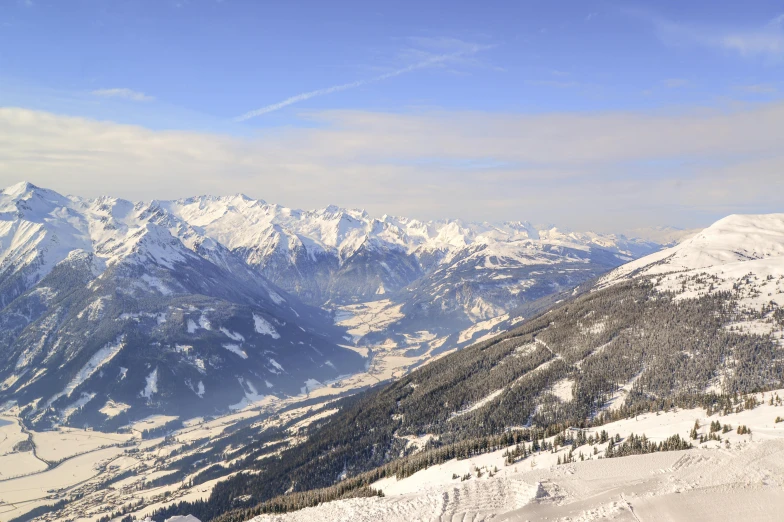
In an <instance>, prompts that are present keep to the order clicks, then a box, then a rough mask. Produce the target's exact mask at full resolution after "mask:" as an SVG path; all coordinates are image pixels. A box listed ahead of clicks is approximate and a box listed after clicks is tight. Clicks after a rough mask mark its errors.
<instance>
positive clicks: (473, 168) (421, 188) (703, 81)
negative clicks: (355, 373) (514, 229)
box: [0, 0, 784, 228]
mask: <svg viewBox="0 0 784 522" xmlns="http://www.w3.org/2000/svg"><path fill="white" fill-rule="evenodd" d="M783 15H784V6H782V5H781V4H780V3H776V2H766V1H755V2H745V3H740V2H715V1H714V2H707V1H704V2H703V1H695V2H671V1H666V2H651V3H631V2H607V1H591V0H589V1H574V2H545V1H529V2H520V1H518V2H511V1H510V2H500V1H497V2H473V1H472V2H467V1H463V2H460V1H458V2H421V1H420V2H408V1H403V2H394V3H393V2H385V3H381V2H359V1H355V2H293V1H292V2H261V1H250V0H245V1H240V0H222V1H219V0H157V1H141V0H138V1H132V0H127V1H126V0H114V1H109V0H0V106H2V107H3V108H4V109H5V117H4V118H3V117H0V135H3V133H4V132H5V134H6V135H8V136H14V137H15V139H16V140H17V141H16V142H15V143H14V144H13V146H11V145H8V146H7V149H6V152H3V151H4V149H3V148H2V146H0V182H3V183H4V184H10V183H13V182H15V181H17V180H18V179H19V177H20V176H23V177H27V178H31V181H33V182H36V181H38V182H39V183H42V184H45V185H48V186H52V188H56V189H59V190H62V191H64V192H72V193H84V194H85V195H92V194H91V192H93V191H98V190H100V191H102V192H109V193H114V194H116V195H119V196H124V197H130V198H138V199H149V198H152V197H181V196H187V195H190V194H192V193H193V192H194V191H195V192H223V191H234V192H246V193H249V194H250V195H252V196H256V197H262V198H265V199H267V200H270V201H280V202H281V203H283V204H286V205H290V206H296V207H308V206H323V205H326V204H329V203H337V204H342V205H348V206H362V207H367V208H368V209H369V210H370V211H371V212H376V213H379V214H380V213H408V214H414V215H417V216H421V217H438V216H446V215H448V216H454V215H457V216H460V217H466V218H470V219H531V220H542V221H544V220H546V221H552V222H557V223H564V224H566V225H569V226H573V227H574V228H577V227H578V226H580V225H586V226H596V227H599V228H608V227H610V228H611V227H613V226H617V225H615V224H616V223H617V219H618V216H627V217H628V222H629V224H630V225H635V226H636V225H639V226H647V225H653V224H671V225H682V226H695V225H702V224H706V223H707V222H710V221H711V220H713V219H714V218H716V217H720V216H721V215H723V214H725V213H729V212H769V211H774V210H778V209H777V206H778V204H779V200H777V199H775V198H772V197H771V194H770V192H771V187H776V186H778V185H776V183H780V181H778V180H777V179H776V176H775V173H776V172H777V168H778V163H776V162H777V161H778V157H779V153H778V152H777V147H776V144H775V143H773V142H771V143H769V145H768V147H769V148H765V146H762V145H760V144H759V143H760V142H765V143H768V141H766V139H765V136H767V135H769V134H770V133H771V132H775V131H776V130H778V128H779V127H778V125H779V118H778V114H779V112H778V110H779V109H780V105H779V102H780V100H781V92H782V89H784V83H782V81H783V80H784V78H783V77H782V66H784V16H783ZM716 118H720V119H721V118H724V119H722V120H721V125H723V126H724V127H721V125H716ZM646 122H651V123H652V124H653V125H659V126H661V133H662V135H661V136H663V138H662V140H659V137H658V136H659V135H653V136H652V135H649V134H648V133H646V132H641V131H640V129H647V128H649V125H648V124H647V123H646ZM743 125H747V126H748V127H749V128H751V129H759V132H763V131H764V135H763V136H762V138H761V139H757V137H755V136H754V135H753V133H744V134H743V135H740V136H737V137H733V138H731V144H730V145H729V146H728V144H727V142H726V139H727V138H726V132H725V133H723V134H721V133H717V132H715V129H716V128H726V129H740V128H743ZM63 128H69V129H71V130H69V132H68V133H67V135H65V134H63V135H58V134H57V132H58V131H57V129H60V132H62V129H63ZM539 129H550V130H549V131H546V132H550V136H551V139H552V141H553V142H555V141H558V142H559V143H561V146H560V148H559V147H553V148H552V151H550V152H549V154H550V156H548V155H547V153H544V152H542V151H547V150H548V149H549V148H550V145H551V142H549V141H547V139H546V138H547V136H543V135H541V134H540V133H539V132H538V130H539ZM597 129H599V130H598V131H597ZM604 129H608V134H607V136H605V137H604V140H603V141H602V140H598V133H601V132H603V131H604ZM688 129H692V130H691V132H692V133H691V134H689V133H688ZM113 132H114V133H117V134H116V135H117V136H118V138H117V139H116V140H115V141H114V142H112V141H109V142H105V141H103V140H106V139H107V136H109V135H111V133H113ZM95 133H98V134H95ZM133 133H136V134H133ZM586 133H590V134H586ZM677 133H681V136H680V138H679V139H678V140H669V141H668V140H667V139H664V138H666V136H668V135H674V134H677ZM131 134H133V137H131ZM20 135H21V136H28V135H29V140H28V141H24V140H23V139H22V138H20V137H19V136H20ZM450 136H451V138H449V137H450ZM613 136H621V137H622V138H623V139H618V138H613ZM486 137H492V140H488V143H485V144H484V147H485V148H484V149H483V148H481V147H478V146H473V145H476V144H479V143H483V142H484V141H485V139H484V138H486ZM80 138H81V141H80ZM635 138H639V139H637V140H636V141H635ZM627 139H628V140H630V141H629V143H626V142H625V141H626V140H627ZM123 140H125V141H123ZM128 140H131V141H130V142H132V143H133V144H134V147H135V148H134V149H133V150H135V151H137V152H138V153H139V154H138V155H141V158H140V157H137V156H134V158H135V159H131V158H129V157H128V156H127V154H128V151H127V150H126V149H123V148H122V147H120V146H119V145H118V144H119V143H123V142H125V143H129V142H128ZM590 140H594V141H596V140H598V141H599V143H598V145H597V144H596V143H594V144H593V145H591V143H590ZM611 140H614V141H613V142H615V143H617V146H616V147H615V148H613V147H603V145H605V144H607V143H609V142H610V141H611ZM641 140H647V141H646V142H645V143H642V141H641ZM659 141H662V142H663V143H659ZM747 141H748V143H746V142H747ZM33 142H34V143H36V146H35V147H32V148H30V149H29V150H27V149H25V147H29V144H30V143H33ZM163 142H165V143H167V144H168V145H167V146H165V147H163V148H161V146H160V144H161V143H163ZM431 142H432V144H433V145H432V147H431V148H428V143H431ZM442 142H443V143H442ZM682 142H687V143H690V144H691V145H693V146H692V147H691V148H688V147H687V148H683V147H682V146H681V144H682ZM96 143H103V144H104V145H101V147H103V148H102V149H101V150H102V151H103V153H102V154H101V155H100V165H99V166H100V168H99V167H98V166H96V157H95V156H94V155H91V154H94V151H95V150H96ZM106 143H108V145H107V144H106ZM466 143H468V144H470V145H466ZM358 144H359V145H358ZM532 144H537V145H536V146H535V147H534V146H533V145H532ZM112 147H117V148H119V149H122V150H118V151H113V150H114V149H112ZM585 147H587V148H588V149H593V150H599V151H603V155H602V156H597V157H594V156H592V155H585V154H582V155H581V154H574V156H575V158H576V159H575V160H574V161H572V160H571V159H569V157H570V156H571V155H572V152H573V151H575V150H583V149H584V148H585ZM109 149H112V150H109ZM194 149H199V151H201V153H202V154H206V152H204V151H206V150H213V151H214V154H213V155H212V156H210V157H208V158H204V157H200V156H198V155H197V154H195V153H194V152H193V150H194ZM528 149H530V152H529V153H526V154H523V153H521V152H520V151H521V150H528ZM629 150H636V151H637V152H636V153H634V154H628V153H627V152H626V151H629ZM90 151H93V152H90ZM238 151H241V152H238ZM22 152H24V153H22ZM540 152H542V153H540ZM66 153H67V154H66ZM66 155H67V156H68V159H67V160H65V159H63V158H64V157H65V156H66ZM77 158H81V159H77ZM217 158H221V159H220V160H218V159H217ZM232 158H234V159H232ZM238 158H239V159H238ZM303 158H304V159H303ZM205 163H206V164H207V165H210V166H211V168H212V169H213V171H212V172H210V171H209V170H208V168H207V167H206V166H205ZM131 165H144V166H145V167H144V168H146V169H147V170H148V171H149V170H150V169H152V171H155V172H158V174H156V175H155V177H154V178H153V179H154V180H155V182H154V183H153V182H150V183H147V184H145V183H142V184H140V183H138V181H136V180H132V179H131V178H134V177H135V176H136V174H135V173H134V172H133V171H131V170H129V168H130V166H131ZM782 165H784V160H782ZM751 166H754V168H755V169H756V170H755V171H754V172H749V169H750V168H751ZM138 168H141V167H138ZM733 169H734V170H733ZM92 170H95V171H96V172H100V174H90V172H91V171H92ZM363 172H364V174H363ZM96 176H97V177H96ZM738 176H742V177H745V178H746V180H747V181H748V178H749V177H751V178H753V180H752V181H754V182H755V183H752V184H751V185H749V184H748V183H747V184H746V185H743V189H744V190H742V191H740V192H739V191H737V190H732V189H730V188H729V187H733V186H734V185H733V183H736V182H738V179H739V178H738ZM781 177H784V176H781ZM284 179H285V181H283V180H284ZM347 179H348V180H350V181H346V180H347ZM717 179H724V180H725V182H724V183H723V184H721V183H719V184H718V186H717V182H716V180H717ZM314 180H316V182H317V183H316V184H315V186H317V187H319V188H320V189H321V190H313V189H314ZM708 185H712V186H710V187H708ZM668 187H669V188H668ZM674 187H678V188H677V189H676V188H674ZM722 187H724V189H722ZM752 189H753V190H752ZM591 190H593V191H595V192H596V193H595V194H594V193H592V192H591ZM668 190H671V191H674V192H669V193H668ZM613 191H617V192H618V194H619V196H618V197H610V196H609V195H608V193H609V192H613ZM680 192H684V193H685V194H681V193H680ZM499 193H501V194H499ZM447 194H451V196H450V197H451V198H453V199H454V203H453V204H452V203H450V202H449V198H448V197H445V195H447ZM502 196H503V197H502ZM585 199H588V200H590V201H591V202H592V204H591V205H590V206H589V205H588V204H587V203H583V204H582V205H580V204H579V203H578V202H579V201H582V200H585ZM434 201H435V203H434ZM598 202H604V206H603V208H604V209H606V212H605V213H604V214H602V213H601V212H599V211H598V210H596V209H595V208H592V207H594V206H595V203H598ZM576 205H577V206H576ZM581 228H584V227H581Z"/></svg>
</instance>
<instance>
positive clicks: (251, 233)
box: [158, 195, 659, 305]
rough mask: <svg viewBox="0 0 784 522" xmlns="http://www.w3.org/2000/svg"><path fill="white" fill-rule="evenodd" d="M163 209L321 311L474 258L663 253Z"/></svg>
mask: <svg viewBox="0 0 784 522" xmlns="http://www.w3.org/2000/svg"><path fill="white" fill-rule="evenodd" d="M158 204H159V205H160V206H161V207H163V208H166V210H167V211H169V212H171V213H172V214H173V215H176V216H178V217H180V218H181V219H183V220H184V221H186V222H187V223H189V224H190V225H192V226H194V227H199V228H201V229H202V230H203V231H204V233H205V235H206V236H208V237H210V238H212V239H214V240H216V241H218V242H220V243H221V244H223V245H225V246H226V247H227V248H229V249H230V250H232V251H238V252H240V253H241V254H242V255H243V256H244V257H245V259H246V261H247V263H248V264H249V265H251V266H257V267H259V269H260V270H261V271H262V273H264V274H265V275H266V276H267V277H269V278H270V280H272V281H274V282H275V283H277V284H278V285H280V286H281V287H282V288H285V289H287V290H289V291H291V292H292V293H296V294H298V295H300V296H301V297H302V298H303V299H304V300H306V301H308V302H310V303H311V304H319V305H321V304H324V303H328V302H331V303H334V304H347V303H351V302H356V301H357V300H359V299H373V298H375V297H376V296H378V295H384V294H387V293H391V292H395V291H399V290H401V289H402V288H404V287H405V286H406V285H408V284H410V283H412V282H413V281H415V280H417V279H419V278H421V277H422V276H424V275H426V274H427V273H428V272H430V271H432V270H433V269H434V268H435V267H436V266H439V265H450V264H451V263H452V262H453V261H455V260H457V259H459V258H463V257H468V255H470V254H473V255H475V256H476V255H482V256H483V257H486V258H488V259H490V258H495V259H501V260H504V261H508V262H509V263H514V264H517V265H530V264H540V263H551V262H556V260H554V259H552V258H553V256H551V255H548V252H547V249H548V248H551V249H554V248H558V247H561V248H563V249H567V250H572V251H575V254H576V251H581V252H586V251H588V250H590V249H600V250H604V251H606V252H608V253H610V254H612V255H616V256H618V259H619V260H620V261H625V260H629V259H633V258H636V257H639V256H640V255H643V254H646V253H649V252H651V251H654V250H656V249H658V248H659V245H658V244H657V243H653V242H648V241H641V240H635V239H627V238H625V237H623V236H616V235H607V234H595V233H577V232H562V231H560V230H559V229H557V228H555V227H546V228H537V227H535V226H533V225H531V224H530V223H527V222H522V221H517V222H504V223H496V224H494V223H487V222H485V223H472V222H464V221H461V220H441V221H420V220H417V219H410V218H406V217H394V216H386V215H385V216H382V217H381V218H373V217H371V216H369V215H368V214H367V213H366V212H365V211H362V210H349V209H343V208H339V207H336V206H329V207H326V208H324V209H320V210H313V211H303V210H295V209H290V208H286V207H282V206H280V205H274V204H269V203H266V202H264V201H262V200H253V199H251V198H248V197H247V196H243V195H237V196H229V197H213V196H201V197H197V198H189V199H184V200H178V201H170V202H158ZM480 252H481V254H480ZM579 255H580V254H576V255H575V256H574V257H575V258H577V257H579ZM381 257H383V258H384V259H382V260H380V258H381ZM567 257H568V255H567Z"/></svg>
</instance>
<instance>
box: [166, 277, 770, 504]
mask: <svg viewBox="0 0 784 522" xmlns="http://www.w3.org/2000/svg"><path fill="white" fill-rule="evenodd" d="M695 277H697V276H695ZM747 291H748V289H744V288H743V287H741V286H739V287H738V288H737V289H736V291H735V292H725V291H721V292H714V293H706V294H705V295H702V296H697V297H693V298H689V299H681V298H680V297H681V296H680V295H679V294H678V293H677V292H669V291H660V290H657V289H655V282H654V281H652V280H651V279H648V278H639V279H633V280H630V281H625V282H621V283H618V284H615V285H613V286H609V287H607V288H603V289H600V290H596V291H592V292H587V293H584V294H582V295H578V296H576V297H575V298H573V299H572V300H571V301H569V302H567V303H563V304H561V305H559V306H557V307H556V308H554V309H552V310H550V311H548V312H545V313H544V314H542V315H540V316H538V317H536V318H533V319H531V320H528V321H527V322H525V323H524V324H523V325H522V326H520V327H519V328H517V329H515V330H513V331H510V332H508V333H506V334H504V335H501V336H499V337H496V338H494V339H492V340H490V341H486V342H483V343H479V344H476V345H474V346H472V347H470V348H467V349H464V350H462V351H460V352H457V353H455V354H452V355H450V356H447V357H444V358H442V359H439V360H437V361H435V362H433V363H430V364H428V365H427V366H424V367H422V368H420V369H418V370H416V371H414V372H412V373H411V374H409V375H407V376H406V377H404V378H402V379H400V380H399V381H398V382H395V383H394V384H391V385H389V386H387V387H384V388H382V389H379V390H375V391H370V392H367V393H365V394H364V395H362V396H360V397H355V398H350V399H345V400H344V402H343V403H342V404H341V405H340V411H339V412H338V413H337V414H335V415H334V416H332V417H330V418H329V420H327V421H325V422H323V423H321V424H320V425H313V426H311V428H310V429H309V430H308V432H307V440H306V441H305V442H304V443H302V444H300V445H297V446H294V447H290V448H289V449H287V450H285V451H283V452H282V453H281V454H280V456H279V457H277V456H275V457H270V458H266V459H263V460H260V461H257V462H254V463H252V464H250V466H249V467H250V468H251V469H253V470H255V473H252V474H240V475H237V476H234V477H233V478H231V479H230V480H227V481H225V482H223V483H220V484H218V486H217V487H216V488H215V489H214V491H213V493H212V495H211V497H210V499H209V500H208V501H206V502H204V503H199V504H198V505H184V506H181V507H179V508H174V509H173V510H170V512H171V511H179V512H182V513H186V512H192V513H194V514H196V515H197V516H199V517H200V518H202V519H203V520H209V519H211V518H214V517H217V516H219V515H220V514H222V513H224V512H226V511H229V510H232V509H237V508H243V507H250V506H252V505H255V504H258V503H259V502H263V501H266V500H268V499H271V498H273V497H276V496H278V495H282V494H284V493H291V492H302V491H308V490H312V489H316V488H324V487H328V486H331V485H333V484H335V483H337V482H338V481H340V480H341V479H344V478H347V477H352V476H360V475H361V474H362V473H364V472H367V471H369V470H372V469H375V468H378V467H379V466H383V465H385V464H387V463H389V462H392V461H394V460H395V459H398V458H400V457H404V456H406V455H407V453H409V452H411V451H412V448H411V446H410V445H409V444H407V439H406V438H404V437H406V436H410V435H416V436H422V435H426V434H430V435H433V437H432V438H431V439H430V441H429V442H428V443H427V445H426V448H427V449H432V450H435V449H437V448H439V447H446V446H448V445H450V444H451V445H454V444H460V443H465V442H467V441H478V440H487V439H486V438H487V437H489V436H498V435H500V434H503V433H506V432H508V431H509V430H510V429H520V428H524V431H522V432H521V433H522V435H521V436H522V437H524V438H527V439H531V438H532V437H533V438H536V437H538V433H549V434H554V433H556V432H558V431H560V430H562V429H563V428H564V427H565V426H567V425H587V424H600V423H602V422H605V421H609V420H611V419H615V418H621V417H624V416H627V415H630V414H632V413H634V412H638V411H649V410H651V411H652V410H659V409H666V408H668V407H670V406H672V405H675V404H677V405H692V406H693V405H695V404H701V405H708V406H710V405H713V406H715V407H721V404H722V403H723V401H724V400H725V399H723V398H722V396H729V395H734V394H737V393H745V392H751V391H756V390H764V389H771V388H774V387H780V386H781V384H782V382H783V381H784V364H782V355H783V354H782V350H781V347H780V346H779V344H778V342H777V339H775V338H774V336H773V335H772V334H770V333H766V334H755V333H750V332H747V331H744V330H743V329H741V328H736V327H735V326H733V325H737V324H746V323H749V322H759V321H766V322H767V323H768V324H770V325H771V327H772V329H774V330H777V331H779V330H781V329H782V327H784V314H782V313H781V311H780V310H779V309H778V307H776V306H773V305H771V306H769V307H765V308H762V309H760V310H751V309H748V308H747V307H744V306H741V305H740V301H739V300H740V299H741V298H742V297H743V296H744V295H745V292H747ZM481 444H485V443H479V445H480V446H481ZM420 449H421V448H420ZM431 463H432V462H428V460H427V459H424V460H422V461H421V462H419V464H418V465H419V466H422V467H426V466H428V465H430V464H431ZM358 484H361V482H360V483H358ZM238 498H240V499H243V500H242V501H241V502H240V503H239V504H238V502H237V500H236V499H238Z"/></svg>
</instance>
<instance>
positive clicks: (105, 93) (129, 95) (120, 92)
mask: <svg viewBox="0 0 784 522" xmlns="http://www.w3.org/2000/svg"><path fill="white" fill-rule="evenodd" d="M90 94H93V95H95V96H101V97H103V98H122V99H125V100H131V101H138V102H147V101H153V100H155V97H153V96H149V95H147V94H144V93H143V92H139V91H134V90H132V89H97V90H95V91H92V92H91V93H90Z"/></svg>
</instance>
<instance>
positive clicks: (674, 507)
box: [252, 391, 784, 522]
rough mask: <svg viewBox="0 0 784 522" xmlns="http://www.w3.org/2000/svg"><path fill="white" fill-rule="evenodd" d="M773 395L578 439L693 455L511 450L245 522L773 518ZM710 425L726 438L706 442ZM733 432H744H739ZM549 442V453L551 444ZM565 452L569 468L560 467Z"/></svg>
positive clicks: (776, 503)
mask: <svg viewBox="0 0 784 522" xmlns="http://www.w3.org/2000/svg"><path fill="white" fill-rule="evenodd" d="M778 393H781V392H780V391H779V392H772V393H767V394H757V395H756V396H755V397H754V399H756V401H758V402H757V404H759V403H761V404H759V405H757V406H756V407H755V408H754V409H746V410H743V408H740V409H741V410H742V411H739V412H737V413H736V412H729V413H724V414H721V413H719V414H709V413H706V411H705V410H704V409H702V408H694V409H684V410H678V411H674V410H671V411H668V412H661V411H657V412H651V413H646V414H643V415H638V416H635V417H632V418H630V419H624V420H621V421H617V422H612V423H609V424H607V425H604V426H601V427H597V428H593V429H590V430H586V431H585V436H586V437H592V438H593V437H596V438H597V439H598V438H599V434H600V432H601V431H602V430H603V431H606V432H607V433H609V436H610V437H614V436H615V435H618V437H619V440H621V441H622V443H623V442H624V441H627V440H628V439H629V437H630V436H632V435H637V436H641V435H645V436H646V437H647V438H648V440H650V441H652V442H655V443H659V442H663V441H666V440H667V439H668V438H669V437H672V436H673V435H678V436H680V437H681V438H682V439H684V440H690V441H691V442H692V443H693V444H694V446H695V448H694V449H690V450H684V451H670V452H657V453H651V454H645V455H634V456H626V457H616V458H611V459H606V458H603V457H604V456H605V453H606V449H607V446H608V443H594V444H583V445H578V444H575V445H574V446H569V445H564V446H561V447H559V448H558V449H557V450H555V451H550V450H546V451H538V452H536V451H534V452H531V453H530V454H529V455H528V456H526V457H525V458H520V459H515V462H514V463H513V464H510V463H509V462H508V461H507V456H506V453H507V451H513V450H514V449H515V447H514V446H510V447H509V448H502V449H499V450H498V451H495V452H491V453H485V454H483V455H477V456H474V457H471V458H467V459H461V460H457V459H455V460H450V461H447V462H445V463H442V464H437V465H434V466H431V467H428V468H427V469H424V470H422V471H419V472H417V473H415V474H413V475H411V476H409V477H406V478H403V479H400V480H398V479H397V478H395V477H390V478H385V479H383V480H380V481H378V482H376V483H375V484H373V487H374V488H376V489H380V490H382V491H383V492H384V493H385V496H384V497H383V498H378V497H371V498H357V499H349V500H339V501H335V502H329V503H323V504H320V505H318V506H316V507H309V508H305V509H303V510H301V511H295V512H292V513H287V514H280V515H260V516H258V517H256V518H254V519H252V520H253V522H306V521H311V520H320V521H324V522H333V521H334V522H337V521H342V520H352V521H368V522H370V521H375V520H385V521H390V522H393V521H394V522H408V521H413V520H422V521H429V520H474V521H483V520H507V521H510V522H511V521H519V522H524V521H526V520H557V521H563V522H567V521H590V520H619V521H629V522H634V521H638V520H672V521H677V520H727V521H730V520H737V519H738V518H741V519H743V518H748V517H749V516H750V517H751V518H752V519H753V520H764V521H774V520H779V519H780V518H781V516H780V513H781V510H782V509H784V494H782V493H781V487H782V485H784V429H781V425H780V424H778V428H777V424H776V422H775V420H776V418H778V417H780V416H781V415H782V412H783V411H784V406H782V405H781V403H780V402H776V403H774V404H768V403H767V401H769V399H770V398H771V397H774V396H778V395H777V394H778ZM742 402H743V401H739V403H742ZM695 422H697V423H698V425H699V426H700V428H699V429H698V430H697V434H698V436H703V437H704V438H707V437H708V436H710V435H711V434H713V436H714V437H716V435H717V433H718V438H720V439H721V440H707V441H706V442H704V443H700V442H699V440H692V439H690V431H691V429H692V428H693V427H694V425H695ZM711 423H719V425H720V426H722V427H723V426H727V427H728V428H729V430H728V431H725V432H721V431H719V432H712V431H711V430H710V425H711ZM739 426H745V427H746V428H748V429H749V430H750V432H749V434H738V433H737V429H738V427H739ZM722 431H723V430H722ZM574 433H575V432H572V434H574ZM547 440H548V441H549V442H550V443H552V442H554V441H555V437H549V438H548V439H547ZM556 444H557V442H556ZM570 452H571V453H572V456H573V457H574V459H575V462H570V463H568V464H567V463H564V464H561V463H560V462H561V461H565V460H566V458H567V455H569V453H570Z"/></svg>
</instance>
